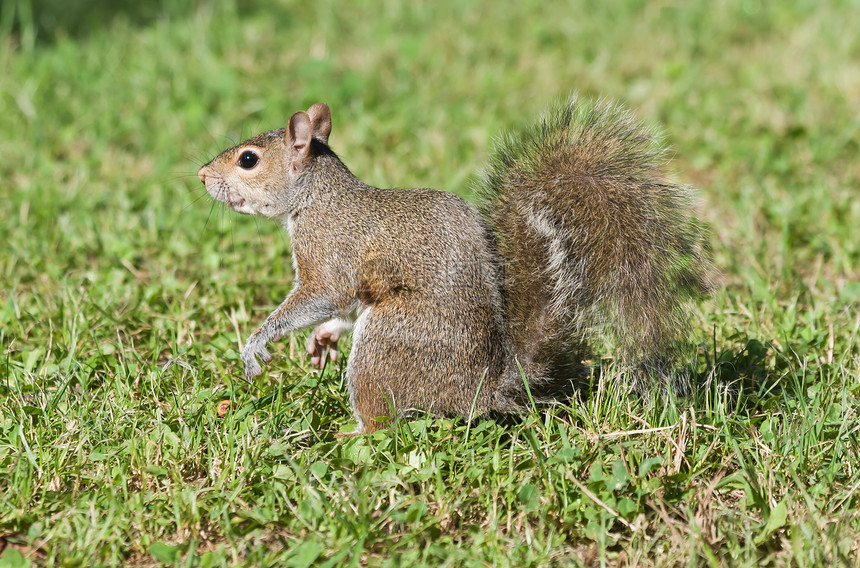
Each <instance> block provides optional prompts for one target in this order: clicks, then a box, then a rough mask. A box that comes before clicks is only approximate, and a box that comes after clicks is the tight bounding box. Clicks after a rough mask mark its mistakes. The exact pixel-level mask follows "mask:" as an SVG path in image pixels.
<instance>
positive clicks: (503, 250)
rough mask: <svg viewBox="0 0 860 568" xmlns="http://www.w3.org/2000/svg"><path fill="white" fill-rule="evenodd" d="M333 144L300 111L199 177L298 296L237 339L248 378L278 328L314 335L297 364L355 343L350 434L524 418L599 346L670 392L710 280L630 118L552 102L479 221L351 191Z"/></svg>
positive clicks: (323, 109) (697, 235) (502, 147)
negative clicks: (264, 243)
mask: <svg viewBox="0 0 860 568" xmlns="http://www.w3.org/2000/svg"><path fill="white" fill-rule="evenodd" d="M331 128H332V121H331V113H330V110H329V107H328V106H327V105H326V104H324V103H317V104H315V105H313V106H311V107H310V108H309V109H308V110H307V111H306V112H304V111H301V112H297V113H295V114H293V115H292V117H291V118H290V120H289V123H288V124H287V127H286V128H282V129H278V130H272V131H269V132H264V133H262V134H259V135H257V136H255V137H253V138H250V139H249V140H246V141H245V142H242V143H241V144H239V145H237V146H234V147H233V148H230V149H228V150H225V151H224V152H222V153H221V154H220V155H218V156H217V157H216V158H215V159H213V160H212V161H211V162H209V163H208V164H206V165H204V166H203V167H202V168H200V171H199V173H198V177H199V178H200V180H201V181H202V182H203V183H204V185H205V186H206V190H207V191H208V192H209V194H210V195H211V196H212V197H213V198H214V199H216V200H217V201H220V202H223V203H224V204H226V205H227V206H228V207H229V208H230V209H232V210H234V211H237V212H239V213H245V214H251V215H258V216H261V217H266V218H269V219H272V220H274V221H276V222H278V223H280V224H281V225H283V227H284V228H285V229H286V231H287V232H288V233H289V235H290V240H291V244H292V253H293V265H294V268H295V274H296V277H295V285H294V288H293V290H292V291H291V292H290V293H289V295H288V296H287V297H286V299H285V300H284V301H283V303H281V304H280V306H279V307H278V308H277V309H275V311H273V312H272V313H271V314H270V315H269V316H268V317H267V318H266V320H265V321H264V322H263V324H262V325H261V326H260V327H259V329H257V330H256V331H255V332H254V333H252V334H251V335H250V337H248V339H247V341H246V343H245V346H244V348H243V351H242V355H241V358H242V361H243V363H244V366H245V377H246V378H247V379H248V380H250V379H251V378H253V377H255V376H257V375H260V374H261V372H262V369H261V367H260V362H259V361H258V359H259V360H260V361H262V362H264V363H268V362H269V361H270V360H271V355H270V354H269V352H268V350H267V349H266V346H267V344H268V343H270V342H272V341H276V340H278V339H280V338H281V337H283V336H284V335H285V334H287V333H288V332H291V331H293V330H298V329H300V328H306V327H311V326H317V327H316V328H315V329H314V330H313V332H312V333H311V335H310V337H309V338H308V342H307V351H308V354H310V355H311V357H312V363H313V364H315V365H319V366H320V367H322V366H323V365H325V362H326V354H327V353H326V352H327V351H328V356H329V357H330V358H331V359H332V360H334V359H335V357H336V356H337V341H338V339H339V338H340V337H341V336H342V335H343V334H344V333H346V332H347V331H348V330H350V329H353V342H352V351H351V353H350V355H349V358H348V362H347V366H346V382H347V385H348V389H349V396H350V402H351V406H352V409H353V411H354V413H355V417H356V419H357V423H358V426H357V429H356V430H355V432H354V433H353V434H351V435H356V434H366V433H370V432H373V431H375V430H378V429H380V428H381V427H383V426H384V425H385V423H386V421H387V420H390V419H392V418H394V417H397V416H403V415H405V414H407V413H409V412H410V411H414V410H424V411H428V412H431V413H434V414H439V415H445V416H459V417H463V418H466V419H469V420H471V419H472V418H475V417H479V416H482V415H487V414H497V413H501V414H504V413H511V412H517V411H521V410H523V409H526V408H528V406H529V405H530V404H531V403H532V402H533V401H535V400H545V399H546V398H547V397H549V398H552V397H553V396H556V395H554V394H553V393H556V392H559V390H565V389H564V388H561V389H559V385H570V384H572V383H571V381H572V380H573V379H574V378H575V377H576V376H577V373H581V372H582V371H583V369H586V368H587V367H588V362H587V361H586V360H587V359H588V358H589V357H590V355H589V353H591V345H592V344H593V343H594V342H595V340H596V339H599V338H601V337H604V338H605V337H608V338H611V339H612V340H613V341H614V347H615V349H616V353H617V357H616V358H617V360H618V361H619V362H620V363H622V364H623V365H625V366H627V367H629V368H630V369H632V373H631V375H633V376H636V377H639V379H637V380H638V381H639V382H640V383H641V384H644V385H646V388H649V386H648V385H654V384H662V383H665V382H666V381H667V377H670V376H672V368H673V366H674V365H675V362H676V361H677V358H678V356H679V355H682V354H683V353H684V350H685V349H688V344H687V342H686V340H685V335H686V331H687V329H688V327H689V316H688V314H687V311H686V310H685V303H686V300H688V299H690V298H695V297H698V296H699V295H701V294H704V293H707V292H708V291H710V289H711V282H710V278H709V273H710V269H709V266H710V264H709V260H708V258H706V255H705V253H704V252H703V244H702V241H703V230H702V229H701V227H700V226H699V225H698V223H697V221H696V220H695V218H694V217H693V215H692V214H691V212H690V201H691V191H692V190H691V189H690V188H689V187H687V186H684V185H679V184H674V183H672V182H671V181H669V180H668V179H667V175H666V173H665V166H666V163H667V162H668V160H667V158H666V154H667V150H666V149H665V147H664V146H663V145H662V143H661V139H660V136H659V135H658V134H656V133H655V131H654V130H653V129H652V128H650V127H647V126H645V125H644V124H643V123H642V122H641V121H639V120H638V119H636V118H635V117H634V115H633V114H632V113H631V112H630V111H628V110H625V109H624V108H622V107H621V106H619V105H617V104H613V103H609V102H605V101H596V102H595V101H583V100H580V99H579V98H578V97H576V96H573V97H571V98H570V99H568V100H567V101H566V102H561V103H557V104H556V105H555V106H554V107H552V108H551V109H550V110H549V111H548V112H547V113H546V114H545V115H543V117H542V118H541V119H539V120H538V121H537V123H536V124H535V125H534V126H533V127H532V128H530V129H527V130H526V131H524V132H522V133H520V134H519V135H508V136H506V137H504V138H503V139H502V140H501V141H500V142H499V143H498V144H497V148H496V151H495V156H494V157H493V158H491V162H490V164H489V166H488V167H487V168H486V170H485V172H484V173H483V175H482V176H481V179H480V180H479V181H478V182H477V187H476V194H477V202H478V205H477V207H476V206H473V205H471V204H470V203H468V202H467V201H465V200H464V199H462V198H460V197H458V196H456V195H454V194H451V193H447V192H443V191H437V190H433V189H378V188H375V187H371V186H369V185H367V184H365V183H363V182H362V181H361V180H359V179H358V178H357V177H356V176H355V175H353V174H352V172H351V171H350V170H349V169H347V167H346V165H344V163H343V162H342V161H341V160H340V159H339V158H338V156H337V155H336V154H335V153H334V152H333V151H332V150H331V148H330V147H329V144H328V140H329V135H330V134H331Z"/></svg>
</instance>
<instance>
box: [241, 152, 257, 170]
mask: <svg viewBox="0 0 860 568" xmlns="http://www.w3.org/2000/svg"><path fill="white" fill-rule="evenodd" d="M259 161H260V157H259V156H257V154H255V153H254V152H252V151H250V150H245V151H244V152H242V155H241V156H239V167H240V168H242V169H245V170H250V169H251V168H253V167H254V166H256V165H257V162H259Z"/></svg>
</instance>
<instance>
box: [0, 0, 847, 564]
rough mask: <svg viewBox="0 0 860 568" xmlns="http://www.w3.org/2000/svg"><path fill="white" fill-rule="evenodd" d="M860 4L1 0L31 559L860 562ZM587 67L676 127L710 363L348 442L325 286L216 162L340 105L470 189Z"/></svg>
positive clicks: (337, 127)
mask: <svg viewBox="0 0 860 568" xmlns="http://www.w3.org/2000/svg"><path fill="white" fill-rule="evenodd" d="M858 22H860V3H857V2H853V1H845V2H838V1H832V2H831V1H828V2H760V1H758V0H739V1H735V0H729V1H726V2H720V3H711V2H701V3H693V2H690V3H670V2H635V1H621V0H609V1H607V2H554V1H532V0H526V1H523V2H519V3H510V4H506V3H500V2H490V1H484V0H476V1H474V2H463V1H455V0H450V1H449V0H444V1H438V2H433V3H429V2H428V3H398V2H369V1H356V2H351V3H337V2H331V1H328V0H319V1H317V2H313V3H310V2H297V1H295V2H294V1H291V0H281V1H279V2H273V3H266V2H262V1H259V0H248V1H247V2H236V1H233V0H213V1H212V2H202V1H201V2H192V1H190V0H187V1H182V2H168V1H167V0H163V1H161V2H149V3H145V4H140V3H132V2H121V3H112V2H107V1H106V0H101V1H94V2H90V3H84V2H78V1H77V0H72V1H70V2H66V3H61V2H59V1H57V0H12V1H7V2H3V3H2V5H0V155H2V156H3V158H2V159H0V197H2V201H3V205H2V207H0V232H2V234H3V236H4V242H5V243H6V244H5V247H4V249H3V252H2V254H0V346H2V349H3V351H2V361H0V567H18V566H30V565H37V566H42V565H46V566H101V565H127V566H153V565H176V566H201V567H205V566H228V565H229V566H233V565H242V566H258V565H272V564H282V565H286V566H357V565H369V566H383V565H384V566H388V565H391V566H434V567H435V566H473V565H477V566H547V565H571V564H572V565H587V566H604V565H605V566H615V565H622V566H799V567H805V566H834V565H856V564H857V563H858V562H860V441H858V430H860V419H858V412H860V344H858V333H860V310H858V304H860V232H858V227H860V165H858V164H860V162H858V155H860V153H858V150H860V148H858V145H860V144H858V140H860V113H858V109H860V35H858V34H857V31H856V30H857V24H858ZM573 91H577V92H579V93H580V94H582V95H585V96H588V97H595V98H596V97H607V98H611V99H614V100H618V101H621V102H623V103H624V104H625V105H627V106H629V107H630V108H632V109H634V111H635V112H636V113H637V114H638V116H640V117H641V118H642V119H643V120H645V121H646V122H649V123H654V124H658V125H660V127H661V128H662V130H663V131H664V132H665V135H666V140H667V141H668V143H669V144H670V145H671V146H672V148H673V150H674V156H675V160H674V162H673V168H674V170H675V171H676V172H677V173H676V174H675V175H676V177H677V179H679V180H681V181H683V182H685V183H690V184H692V185H694V186H696V187H697V188H699V193H698V205H697V209H698V211H699V216H700V217H701V218H702V220H703V221H704V222H705V223H706V224H707V225H708V226H709V230H710V244H711V248H712V250H713V257H714V262H715V264H716V265H717V266H718V267H719V269H720V271H721V274H720V288H719V290H718V291H717V293H716V294H715V295H714V296H713V297H710V298H707V299H706V300H704V301H703V302H701V303H698V304H695V305H693V306H691V310H692V311H693V314H694V332H695V337H694V342H695V345H696V348H697V360H698V368H697V372H698V374H699V378H700V381H699V386H698V388H697V390H696V393H695V394H694V396H692V397H691V398H684V399H669V400H661V401H658V402H657V403H652V402H651V401H648V400H643V399H641V398H637V397H635V396H632V395H629V394H628V393H627V392H626V391H625V390H624V389H623V388H619V384H620V382H619V380H618V379H619V377H617V376H614V375H616V374H617V373H615V372H614V371H613V367H612V364H611V357H612V353H611V350H608V351H606V352H605V353H602V356H603V357H604V360H603V361H604V363H605V364H604V365H601V366H600V367H598V368H596V369H595V372H594V376H593V381H592V387H591V388H590V389H587V390H585V391H583V392H582V393H580V395H579V396H578V397H577V398H576V399H574V400H570V401H563V403H562V404H559V405H558V406H556V407H553V408H550V409H544V410H537V411H534V412H532V413H528V414H525V415H523V416H521V417H519V418H518V419H516V420H511V421H506V422H495V421H491V420H482V421H476V422H473V423H471V424H466V423H463V422H458V421H453V420H447V419H440V418H436V417H432V416H426V417H419V418H418V419H415V420H409V421H400V422H397V423H396V424H393V425H392V427H391V428H389V429H386V430H384V431H381V432H377V433H375V434H374V435H372V436H368V437H363V438H355V439H347V440H342V439H335V438H333V437H332V435H331V433H330V432H331V431H338V430H349V429H350V428H351V427H352V425H353V422H352V421H353V418H352V416H351V412H350V409H349V402H348V399H347V394H346V389H345V385H344V379H343V373H344V369H345V367H344V361H343V360H341V361H339V362H338V363H337V364H333V365H329V366H328V367H327V368H326V370H325V371H324V372H323V373H322V374H320V373H319V372H318V371H316V370H314V369H313V368H312V367H311V365H310V362H309V361H308V360H307V359H306V358H305V357H304V356H303V354H302V349H301V346H302V345H303V344H304V339H305V337H306V332H305V333H297V334H295V335H294V336H293V337H290V338H289V339H285V340H284V341H282V342H280V344H277V345H273V346H271V349H272V353H273V355H274V356H275V360H274V361H273V363H272V364H271V365H270V366H269V367H268V369H267V371H266V372H265V373H264V375H263V376H262V377H259V378H257V379H256V380H255V381H254V382H253V383H252V384H248V383H245V382H244V381H243V380H242V379H241V374H242V365H241V361H240V360H239V352H240V349H241V345H242V341H243V340H244V338H246V337H247V336H248V334H249V333H250V332H252V331H253V330H254V329H255V327H256V326H257V325H258V324H259V323H260V322H261V321H262V320H263V318H264V317H265V315H266V314H267V313H268V312H269V311H271V309H272V308H273V307H274V306H276V305H277V304H278V303H279V302H280V300H281V299H282V298H283V297H284V296H285V295H286V293H287V292H288V291H289V289H290V287H291V282H292V265H291V258H290V248H289V247H290V244H289V239H288V237H287V236H286V234H285V233H283V232H282V231H281V230H280V229H279V228H278V227H276V226H275V225H274V224H271V223H268V222H266V221H263V220H258V219H254V218H251V217H246V216H240V215H237V214H235V213H232V212H230V211H228V210H227V209H226V208H225V207H223V206H220V205H217V204H214V203H213V202H212V200H211V199H210V198H209V196H208V195H207V194H206V191H205V189H204V188H203V186H202V184H200V182H199V180H198V179H197V177H196V171H197V168H198V167H199V166H200V165H202V164H203V163H205V162H206V161H208V160H209V159H210V158H211V157H213V156H214V155H215V154H217V153H218V152H219V151H220V150H222V149H224V148H226V147H228V146H230V145H232V144H234V143H236V142H238V141H240V140H242V139H244V138H245V137H247V136H250V135H252V134H254V133H256V132H258V131H261V130H267V129H271V128H278V127H283V126H284V125H285V124H286V120H287V119H288V118H289V116H290V115H291V114H292V113H293V112H295V111H296V110H300V109H306V108H308V106H309V105H310V104H312V103H315V102H318V101H324V102H327V103H328V104H329V105H330V106H331V109H332V113H333V122H334V128H333V132H332V137H331V144H332V146H333V148H334V149H335V151H337V152H338V153H339V154H340V155H341V157H342V158H343V159H344V160H345V162H346V163H347V165H349V166H350V168H351V169H352V170H353V171H354V172H355V173H356V174H357V175H358V176H359V177H361V178H362V179H363V180H364V181H366V182H368V183H371V184H374V185H378V186H382V187H392V186H397V187H409V186H423V187H435V188H438V189H444V190H448V191H453V192H456V193H459V194H461V195H464V196H467V198H468V196H469V195H470V184H471V183H472V182H473V181H474V179H475V177H474V176H475V175H476V173H477V172H479V171H480V168H481V166H482V165H483V164H484V163H485V162H486V160H487V157H488V154H489V152H490V150H491V147H492V141H493V139H494V138H495V137H497V136H499V135H500V133H502V132H504V131H506V130H510V129H516V128H518V127H521V126H523V125H525V124H528V123H529V122H531V121H532V120H533V119H534V118H535V117H536V116H537V115H538V114H539V113H540V111H541V110H542V109H543V108H544V107H546V106H547V105H548V104H549V103H551V102H552V101H554V100H557V99H558V98H560V97H564V96H566V95H567V94H569V93H571V92H573Z"/></svg>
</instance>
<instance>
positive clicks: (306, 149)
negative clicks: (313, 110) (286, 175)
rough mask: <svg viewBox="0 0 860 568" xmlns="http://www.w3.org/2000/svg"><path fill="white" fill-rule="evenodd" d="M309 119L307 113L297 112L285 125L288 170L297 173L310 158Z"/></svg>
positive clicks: (310, 134)
mask: <svg viewBox="0 0 860 568" xmlns="http://www.w3.org/2000/svg"><path fill="white" fill-rule="evenodd" d="M312 135H313V131H312V129H311V119H310V117H309V116H308V113H306V112H304V111H299V112H297V113H296V114H294V115H293V116H291V117H290V123H289V124H288V125H287V140H286V142H287V146H288V147H289V152H290V169H291V170H292V171H294V172H299V171H301V170H303V169H304V168H305V166H306V165H307V163H308V161H309V159H310V157H311V136H312Z"/></svg>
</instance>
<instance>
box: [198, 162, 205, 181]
mask: <svg viewBox="0 0 860 568" xmlns="http://www.w3.org/2000/svg"><path fill="white" fill-rule="evenodd" d="M197 177H199V178H200V181H202V182H203V183H204V184H205V183H206V166H203V167H202V168H200V170H199V171H198V172H197Z"/></svg>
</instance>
